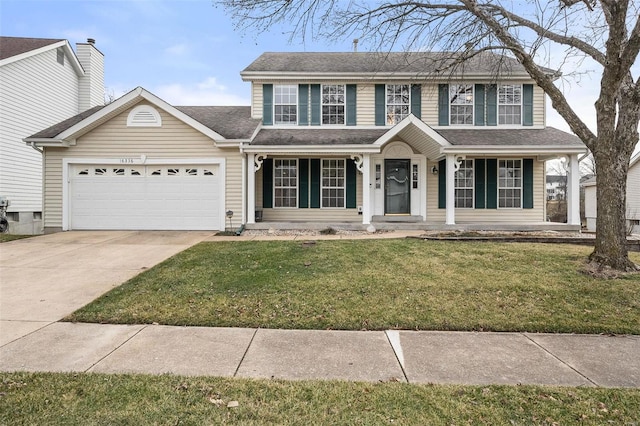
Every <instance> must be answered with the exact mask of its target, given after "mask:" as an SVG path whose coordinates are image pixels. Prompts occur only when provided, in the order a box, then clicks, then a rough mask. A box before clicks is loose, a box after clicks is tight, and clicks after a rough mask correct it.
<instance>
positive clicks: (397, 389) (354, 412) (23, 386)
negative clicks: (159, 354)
mask: <svg viewBox="0 0 640 426" xmlns="http://www.w3.org/2000/svg"><path fill="white" fill-rule="evenodd" d="M0 377H2V382H1V383H0V424H3V425H24V424H33V425H35V424H46V425H65V426H67V425H83V426H85V425H107V424H109V425H113V424H118V425H177V424H188V425H220V424H242V425H265V424H278V425H287V424H291V425H328V424H331V425H364V424H367V425H369V424H399V425H452V424H456V425H458V424H459V425H462V424H483V425H509V424H512V425H529V424H535V425H570V424H582V425H603V424H616V425H632V424H637V421H638V416H639V415H638V413H640V390H638V389H606V388H582V387H581V388H561V387H545V386H440V385H409V384H404V383H350V382H329V381H326V382H324V381H300V382H285V381H278V380H271V381H267V380H246V379H223V378H205V377H188V378H187V377H178V376H143V375H102V374H82V373H80V374H73V373H68V374H63V373H2V374H0ZM232 401H236V402H237V406H236V407H230V408H229V407H227V405H228V404H229V403H230V402H232ZM232 405H235V404H232Z"/></svg>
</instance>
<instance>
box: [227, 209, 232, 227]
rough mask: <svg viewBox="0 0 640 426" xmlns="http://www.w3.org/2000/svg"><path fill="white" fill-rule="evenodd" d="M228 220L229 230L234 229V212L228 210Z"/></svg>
mask: <svg viewBox="0 0 640 426" xmlns="http://www.w3.org/2000/svg"><path fill="white" fill-rule="evenodd" d="M226 214H227V219H229V228H233V222H232V221H231V218H232V217H233V210H227V213H226Z"/></svg>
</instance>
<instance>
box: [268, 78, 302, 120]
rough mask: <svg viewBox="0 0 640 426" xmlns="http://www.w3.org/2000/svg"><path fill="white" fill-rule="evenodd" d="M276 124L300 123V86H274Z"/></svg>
mask: <svg viewBox="0 0 640 426" xmlns="http://www.w3.org/2000/svg"><path fill="white" fill-rule="evenodd" d="M273 117H274V124H296V123H297V122H298V86H297V85H295V84H286V85H275V86H273Z"/></svg>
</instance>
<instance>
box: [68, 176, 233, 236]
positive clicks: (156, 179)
mask: <svg viewBox="0 0 640 426" xmlns="http://www.w3.org/2000/svg"><path fill="white" fill-rule="evenodd" d="M70 177H71V179H70V190H69V195H70V200H69V201H70V208H69V214H70V222H71V223H70V229H126V230H216V229H220V228H221V227H222V226H223V222H221V220H223V219H224V218H223V217H222V214H221V208H223V207H222V206H221V203H222V202H223V200H221V192H222V191H221V185H220V183H221V179H223V177H221V176H220V173H219V166H218V165H215V164H212V165H201V164H197V165H161V166H159V165H157V166H154V165H146V166H142V165H140V166H138V165H131V166H120V165H93V164H92V165H73V166H72V167H71V170H70Z"/></svg>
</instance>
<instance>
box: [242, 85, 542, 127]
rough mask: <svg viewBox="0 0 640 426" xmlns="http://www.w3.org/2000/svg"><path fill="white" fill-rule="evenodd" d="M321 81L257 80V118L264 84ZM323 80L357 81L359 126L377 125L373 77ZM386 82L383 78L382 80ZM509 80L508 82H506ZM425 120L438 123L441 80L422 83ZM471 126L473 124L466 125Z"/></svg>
mask: <svg viewBox="0 0 640 426" xmlns="http://www.w3.org/2000/svg"><path fill="white" fill-rule="evenodd" d="M263 83H269V84H274V85H277V84H318V82H317V81H304V80H300V81H294V82H291V81H284V80H283V81H268V82H267V81H263V80H256V81H253V82H252V96H251V99H252V111H253V118H258V119H261V118H262V84H263ZM323 83H332V84H357V86H358V90H357V105H356V110H357V125H358V126H374V125H375V83H373V82H372V81H371V80H369V79H367V80H362V81H359V82H358V81H356V82H353V81H350V82H344V81H339V80H332V79H330V78H327V80H325V81H323ZM380 83H383V82H380ZM393 83H394V84H408V82H402V81H399V82H395V81H394V82H393ZM472 83H474V84H475V83H478V84H493V82H490V81H472ZM505 83H506V82H505ZM508 83H509V84H511V83H513V84H531V83H533V82H532V81H530V80H519V81H514V82H508ZM533 102H534V107H533V124H534V126H544V125H545V94H544V91H543V90H542V89H541V88H540V87H538V86H537V85H535V84H534V88H533ZM421 109H422V113H421V115H422V117H421V118H422V121H424V122H425V123H426V124H428V125H429V126H438V83H422V102H421ZM465 127H471V126H465Z"/></svg>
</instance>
